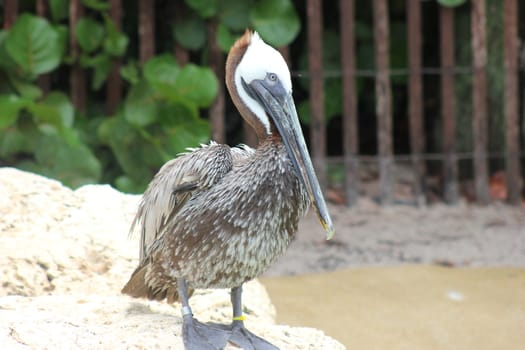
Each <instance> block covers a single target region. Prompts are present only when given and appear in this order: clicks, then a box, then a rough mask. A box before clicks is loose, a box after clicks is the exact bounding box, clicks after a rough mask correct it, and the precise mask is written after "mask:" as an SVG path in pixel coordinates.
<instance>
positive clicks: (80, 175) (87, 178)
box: [35, 135, 102, 188]
mask: <svg viewBox="0 0 525 350" xmlns="http://www.w3.org/2000/svg"><path fill="white" fill-rule="evenodd" d="M35 159H36V167H37V170H38V171H39V172H40V173H41V174H43V175H46V176H49V177H52V178H55V179H58V180H60V181H61V182H62V183H64V184H65V185H67V186H70V187H72V188H76V187H79V186H82V185H85V184H89V183H97V182H98V180H99V179H100V176H101V173H102V169H101V165H100V162H99V161H98V159H97V158H96V157H95V156H94V155H93V153H92V152H91V151H90V150H89V148H88V147H86V146H85V145H84V144H82V143H80V142H78V143H76V144H75V145H71V144H70V143H67V142H65V140H64V139H62V138H61V137H60V136H58V135H42V136H41V137H40V139H39V141H38V144H37V147H36V149H35Z"/></svg>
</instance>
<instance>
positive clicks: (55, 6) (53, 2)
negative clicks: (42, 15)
mask: <svg viewBox="0 0 525 350" xmlns="http://www.w3.org/2000/svg"><path fill="white" fill-rule="evenodd" d="M48 3H49V9H50V12H51V18H52V19H53V21H54V22H59V21H61V20H63V19H66V18H67V16H68V15H69V0H49V2H48Z"/></svg>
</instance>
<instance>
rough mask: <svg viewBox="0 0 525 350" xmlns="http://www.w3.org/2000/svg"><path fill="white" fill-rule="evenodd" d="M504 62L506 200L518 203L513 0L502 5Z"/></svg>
mask: <svg viewBox="0 0 525 350" xmlns="http://www.w3.org/2000/svg"><path fill="white" fill-rule="evenodd" d="M503 6H504V17H503V23H504V45H505V48H504V56H505V58H504V60H505V61H504V62H505V63H504V64H505V103H504V105H505V124H506V125H505V130H506V148H507V157H506V158H507V159H506V173H507V191H508V200H509V202H510V203H512V204H514V205H519V204H521V190H522V187H521V169H520V156H519V151H520V140H519V130H520V127H519V117H518V113H519V101H518V89H519V82H518V78H519V75H518V74H519V73H518V44H519V38H518V4H517V1H516V0H505V2H504V4H503Z"/></svg>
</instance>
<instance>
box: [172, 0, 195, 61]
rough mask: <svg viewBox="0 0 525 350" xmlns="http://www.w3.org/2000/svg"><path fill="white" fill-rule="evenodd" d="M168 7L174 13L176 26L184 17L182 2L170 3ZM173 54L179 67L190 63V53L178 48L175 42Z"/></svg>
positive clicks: (180, 47)
mask: <svg viewBox="0 0 525 350" xmlns="http://www.w3.org/2000/svg"><path fill="white" fill-rule="evenodd" d="M170 5H171V7H170V8H171V9H172V11H173V12H174V17H175V25H177V23H180V22H181V21H182V20H183V19H184V17H185V9H184V2H183V1H172V2H170ZM173 12H172V13H173ZM173 54H174V55H175V59H176V60H177V63H178V64H179V65H180V66H184V65H185V64H186V63H188V62H189V61H190V53H189V52H188V50H186V49H185V48H183V47H182V46H180V45H179V43H177V42H175V45H174V48H173Z"/></svg>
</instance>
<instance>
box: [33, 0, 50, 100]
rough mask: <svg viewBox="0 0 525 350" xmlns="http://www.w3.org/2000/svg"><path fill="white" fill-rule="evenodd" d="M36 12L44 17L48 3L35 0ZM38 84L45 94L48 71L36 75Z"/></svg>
mask: <svg viewBox="0 0 525 350" xmlns="http://www.w3.org/2000/svg"><path fill="white" fill-rule="evenodd" d="M36 13H37V15H39V16H40V17H43V18H46V17H47V14H48V3H47V1H45V0H37V1H36ZM37 82H38V86H39V87H40V89H42V93H43V94H44V96H46V95H47V94H48V93H49V90H50V89H51V76H50V74H49V73H46V74H41V75H40V76H38V80H37Z"/></svg>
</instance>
